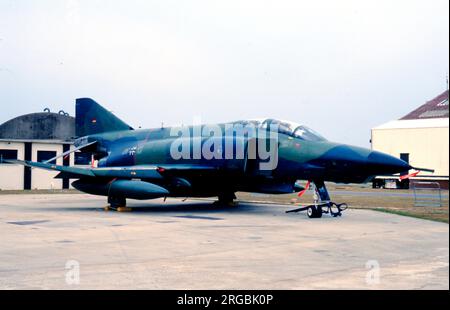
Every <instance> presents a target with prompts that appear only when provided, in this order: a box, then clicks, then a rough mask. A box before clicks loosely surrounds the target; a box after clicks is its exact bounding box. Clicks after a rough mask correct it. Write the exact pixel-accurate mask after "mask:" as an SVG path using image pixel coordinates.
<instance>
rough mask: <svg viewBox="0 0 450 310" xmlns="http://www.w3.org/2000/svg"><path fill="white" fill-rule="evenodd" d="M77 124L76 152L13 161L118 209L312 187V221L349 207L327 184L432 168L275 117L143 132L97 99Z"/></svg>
mask: <svg viewBox="0 0 450 310" xmlns="http://www.w3.org/2000/svg"><path fill="white" fill-rule="evenodd" d="M75 123H76V136H77V137H76V139H75V140H74V146H75V147H74V148H73V149H71V150H70V151H68V152H65V153H63V154H60V155H58V156H57V157H55V158H52V159H50V160H48V161H46V162H32V161H20V160H16V161H10V162H14V163H19V164H23V165H26V166H29V167H36V168H42V169H47V170H55V171H59V174H58V175H57V176H56V178H66V179H76V180H75V181H74V182H73V183H72V186H73V187H74V188H76V189H78V190H80V191H82V192H85V193H89V194H93V195H102V196H106V197H108V203H109V207H110V208H111V209H113V210H123V209H125V208H126V199H128V198H129V199H138V200H146V199H154V198H167V197H183V198H185V197H218V200H217V202H216V203H217V204H220V205H233V204H234V203H235V199H236V196H235V193H236V192H254V193H268V194H286V193H296V192H297V193H300V194H302V193H304V192H305V190H306V189H307V187H309V185H310V184H311V185H312V186H314V188H315V192H316V197H317V199H316V202H315V203H314V204H312V205H310V206H306V207H302V208H300V209H297V210H294V211H303V210H305V211H307V214H308V216H309V217H311V218H317V217H321V216H322V213H328V212H330V213H331V214H332V215H334V216H337V215H341V211H342V210H343V209H344V208H345V206H346V205H345V204H336V203H334V202H332V201H331V199H330V196H329V194H328V191H327V188H326V186H325V182H335V183H365V182H369V181H370V180H371V179H372V178H373V177H374V176H380V175H394V174H398V173H405V172H407V171H409V170H410V169H416V170H427V169H420V168H414V167H412V166H410V165H409V164H408V163H406V162H404V161H402V160H401V159H399V158H395V157H393V156H390V155H387V154H383V153H380V152H377V151H372V150H369V149H365V148H361V147H356V146H350V145H345V144H339V143H334V142H330V141H328V140H326V139H325V138H324V137H322V136H321V135H320V134H318V133H317V132H315V131H313V130H312V129H310V128H308V127H306V126H303V125H301V124H297V123H294V122H290V121H282V120H276V119H271V118H268V119H254V120H239V121H235V122H230V123H222V124H213V125H192V126H179V127H164V126H161V128H154V129H139V130H135V129H133V128H132V127H131V126H129V125H128V124H126V123H125V122H123V121H122V120H120V119H119V118H117V117H116V116H115V115H114V114H112V113H111V112H109V111H108V110H106V109H105V108H104V107H102V106H101V105H99V104H98V103H96V102H95V101H94V100H92V99H89V98H81V99H77V100H76V117H75ZM72 152H84V153H86V154H91V156H92V164H91V165H90V166H83V167H80V166H70V167H69V166H60V165H56V164H55V163H56V159H58V158H60V157H65V156H68V155H69V154H70V153H72ZM300 181H305V182H307V186H302V185H301V184H300ZM333 208H334V210H335V211H332V210H333Z"/></svg>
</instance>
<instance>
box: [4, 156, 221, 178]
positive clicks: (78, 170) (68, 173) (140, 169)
mask: <svg viewBox="0 0 450 310" xmlns="http://www.w3.org/2000/svg"><path fill="white" fill-rule="evenodd" d="M3 161H4V162H6V163H10V164H19V165H24V166H27V167H35V168H41V169H46V170H53V171H59V172H60V173H59V174H58V175H57V176H56V178H71V179H79V178H82V177H94V178H95V177H103V178H125V179H126V178H137V179H162V178H164V177H163V175H162V173H164V172H165V171H189V170H191V171H192V170H195V171H199V170H203V171H205V170H215V169H216V168H215V167H211V166H200V165H185V164H180V165H177V164H163V165H158V166H156V165H155V166H153V165H138V166H126V167H100V168H91V167H71V166H61V165H54V164H49V163H40V162H33V161H27V160H3Z"/></svg>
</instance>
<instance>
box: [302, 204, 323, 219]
mask: <svg viewBox="0 0 450 310" xmlns="http://www.w3.org/2000/svg"><path fill="white" fill-rule="evenodd" d="M306 214H307V215H308V217H309V218H310V219H316V218H321V217H322V207H314V206H311V207H309V208H308V209H307V210H306Z"/></svg>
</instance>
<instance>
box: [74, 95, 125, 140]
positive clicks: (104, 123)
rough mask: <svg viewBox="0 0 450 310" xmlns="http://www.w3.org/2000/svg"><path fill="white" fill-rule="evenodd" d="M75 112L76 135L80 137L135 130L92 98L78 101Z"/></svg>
mask: <svg viewBox="0 0 450 310" xmlns="http://www.w3.org/2000/svg"><path fill="white" fill-rule="evenodd" d="M75 110H76V116H75V133H76V135H77V136H78V137H84V136H88V135H93V134H97V133H103V132H110V131H119V130H133V128H131V127H130V126H129V125H127V124H126V123H125V122H123V121H122V120H120V119H119V118H118V117H117V116H115V115H114V114H112V113H111V112H109V111H107V110H106V109H105V108H104V107H102V106H101V105H99V104H98V103H97V102H95V101H94V100H92V99H90V98H80V99H77V100H76V107H75Z"/></svg>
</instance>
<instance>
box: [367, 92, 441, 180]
mask: <svg viewBox="0 0 450 310" xmlns="http://www.w3.org/2000/svg"><path fill="white" fill-rule="evenodd" d="M371 141H372V149H373V150H377V151H381V152H384V153H388V154H390V155H393V156H396V157H400V158H401V159H403V160H405V161H407V162H409V164H410V165H412V166H414V167H420V168H429V169H434V170H435V171H434V173H430V172H420V174H418V175H417V177H413V178H411V182H414V180H429V181H435V182H438V183H439V184H440V186H441V188H448V180H449V106H448V90H447V91H445V92H443V93H442V94H440V95H439V96H437V97H436V98H434V99H432V100H430V101H428V102H426V103H425V104H423V105H422V106H420V107H419V108H417V109H416V110H414V111H412V112H410V113H409V114H407V115H406V116H404V117H402V118H401V119H399V120H395V121H391V122H388V123H385V124H382V125H380V126H378V127H375V128H373V129H372V140H371Z"/></svg>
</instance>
